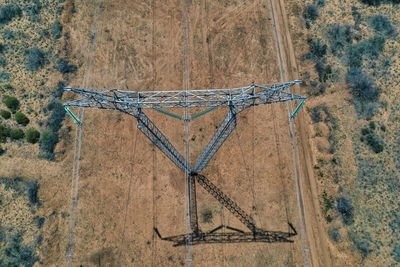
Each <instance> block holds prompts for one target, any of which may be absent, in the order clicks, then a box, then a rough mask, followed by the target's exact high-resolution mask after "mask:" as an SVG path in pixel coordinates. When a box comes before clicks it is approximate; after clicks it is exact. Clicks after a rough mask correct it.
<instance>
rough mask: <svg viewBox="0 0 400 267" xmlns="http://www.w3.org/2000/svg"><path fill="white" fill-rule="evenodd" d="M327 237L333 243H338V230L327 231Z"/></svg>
mask: <svg viewBox="0 0 400 267" xmlns="http://www.w3.org/2000/svg"><path fill="white" fill-rule="evenodd" d="M328 235H329V237H330V238H331V239H332V240H333V241H335V242H336V243H337V242H339V239H340V232H339V229H338V228H332V229H330V230H329V231H328Z"/></svg>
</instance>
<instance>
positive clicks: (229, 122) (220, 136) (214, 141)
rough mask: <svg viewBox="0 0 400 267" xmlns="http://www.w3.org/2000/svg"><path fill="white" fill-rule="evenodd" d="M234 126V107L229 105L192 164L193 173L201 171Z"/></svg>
mask: <svg viewBox="0 0 400 267" xmlns="http://www.w3.org/2000/svg"><path fill="white" fill-rule="evenodd" d="M235 127H236V109H235V107H230V110H229V111H228V114H227V115H226V116H225V119H224V120H223V122H222V123H221V125H220V126H219V127H218V129H217V131H216V132H215V134H214V135H213V137H212V138H211V140H210V142H209V143H208V145H207V146H206V147H205V148H204V151H203V153H202V154H201V155H200V157H199V159H198V160H197V162H196V165H195V166H194V169H193V171H194V172H195V173H199V172H201V171H202V170H203V169H204V168H205V167H206V166H207V164H208V162H209V161H210V160H211V158H212V157H213V156H214V154H215V153H217V151H218V149H219V148H220V147H221V145H222V144H223V143H224V142H225V140H226V139H227V138H228V136H229V135H230V134H231V132H232V131H233V130H234V129H235Z"/></svg>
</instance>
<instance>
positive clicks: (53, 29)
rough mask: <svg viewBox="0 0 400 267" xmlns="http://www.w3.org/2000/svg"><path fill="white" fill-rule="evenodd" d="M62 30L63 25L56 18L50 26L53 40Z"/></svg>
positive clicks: (57, 37) (59, 35)
mask: <svg viewBox="0 0 400 267" xmlns="http://www.w3.org/2000/svg"><path fill="white" fill-rule="evenodd" d="M62 30H63V26H62V25H61V23H60V22H59V21H58V20H56V22H54V23H53V25H52V26H51V32H52V33H53V38H54V39H55V40H57V39H59V38H60V37H61V33H62Z"/></svg>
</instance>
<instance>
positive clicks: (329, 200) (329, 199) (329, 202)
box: [322, 191, 333, 214]
mask: <svg viewBox="0 0 400 267" xmlns="http://www.w3.org/2000/svg"><path fill="white" fill-rule="evenodd" d="M322 200H323V204H324V209H323V212H324V214H326V213H327V212H328V211H329V210H330V209H332V208H333V202H332V197H329V196H328V194H327V193H326V192H325V191H324V192H323V193H322Z"/></svg>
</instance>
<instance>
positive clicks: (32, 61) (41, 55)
mask: <svg viewBox="0 0 400 267" xmlns="http://www.w3.org/2000/svg"><path fill="white" fill-rule="evenodd" d="M46 64H47V57H46V53H45V52H44V51H43V50H41V49H39V48H37V47H35V48H33V49H30V50H27V58H26V61H25V66H26V69H27V70H29V71H37V70H39V69H41V68H43V67H44V66H45V65H46Z"/></svg>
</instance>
